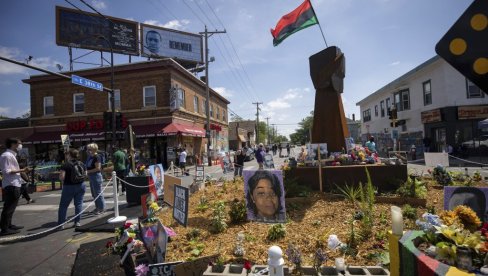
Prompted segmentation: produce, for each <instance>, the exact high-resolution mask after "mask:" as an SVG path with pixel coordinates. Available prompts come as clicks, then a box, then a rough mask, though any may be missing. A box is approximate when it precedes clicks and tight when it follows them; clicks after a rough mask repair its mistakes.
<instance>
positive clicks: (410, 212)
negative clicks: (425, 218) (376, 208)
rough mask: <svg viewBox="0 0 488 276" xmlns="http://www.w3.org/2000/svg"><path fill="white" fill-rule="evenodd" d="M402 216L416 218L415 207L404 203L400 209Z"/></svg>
mask: <svg viewBox="0 0 488 276" xmlns="http://www.w3.org/2000/svg"><path fill="white" fill-rule="evenodd" d="M402 213H403V216H404V217H405V218H408V219H411V220H416V219H417V208H415V207H412V206H410V205H409V204H405V205H404V206H403V210H402Z"/></svg>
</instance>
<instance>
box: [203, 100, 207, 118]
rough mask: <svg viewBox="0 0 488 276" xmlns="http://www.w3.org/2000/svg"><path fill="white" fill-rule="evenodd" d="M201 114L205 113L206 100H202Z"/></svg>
mask: <svg viewBox="0 0 488 276" xmlns="http://www.w3.org/2000/svg"><path fill="white" fill-rule="evenodd" d="M202 110H203V114H205V115H207V100H203V101H202Z"/></svg>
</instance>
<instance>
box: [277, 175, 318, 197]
mask: <svg viewBox="0 0 488 276" xmlns="http://www.w3.org/2000/svg"><path fill="white" fill-rule="evenodd" d="M283 185H284V188H285V197H307V196H308V195H309V194H310V193H311V191H312V190H311V189H310V188H309V187H308V186H303V185H300V184H298V178H293V179H289V178H285V179H284V180H283Z"/></svg>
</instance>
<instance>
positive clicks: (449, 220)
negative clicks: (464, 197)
mask: <svg viewBox="0 0 488 276" xmlns="http://www.w3.org/2000/svg"><path fill="white" fill-rule="evenodd" d="M439 218H440V219H441V220H442V221H443V222H444V224H445V225H447V226H451V225H453V224H457V223H459V222H460V221H459V218H458V216H457V215H456V213H455V212H454V211H442V212H441V213H440V214H439Z"/></svg>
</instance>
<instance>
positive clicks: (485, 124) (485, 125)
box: [478, 119, 488, 129]
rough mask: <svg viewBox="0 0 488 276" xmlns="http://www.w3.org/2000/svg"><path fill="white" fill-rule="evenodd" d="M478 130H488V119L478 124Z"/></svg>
mask: <svg viewBox="0 0 488 276" xmlns="http://www.w3.org/2000/svg"><path fill="white" fill-rule="evenodd" d="M478 128H479V129H483V128H488V119H484V120H483V121H479V122H478Z"/></svg>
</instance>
